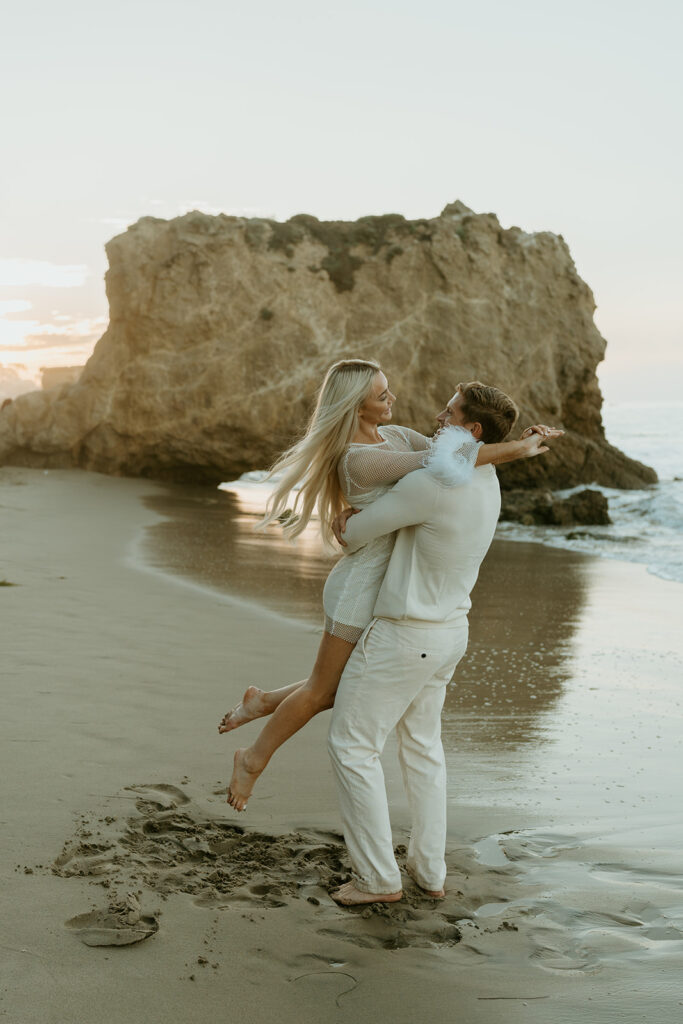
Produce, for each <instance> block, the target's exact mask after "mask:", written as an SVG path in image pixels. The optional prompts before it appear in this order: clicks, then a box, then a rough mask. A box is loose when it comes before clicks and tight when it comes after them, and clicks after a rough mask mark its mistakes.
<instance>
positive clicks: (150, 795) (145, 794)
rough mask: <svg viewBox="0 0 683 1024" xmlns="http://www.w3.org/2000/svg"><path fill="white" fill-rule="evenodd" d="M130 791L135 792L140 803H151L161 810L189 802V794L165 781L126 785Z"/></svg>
mask: <svg viewBox="0 0 683 1024" xmlns="http://www.w3.org/2000/svg"><path fill="white" fill-rule="evenodd" d="M126 789H127V790H129V791H130V792H131V793H137V794H138V796H139V797H140V801H139V802H141V803H145V804H153V805H154V806H155V807H161V808H162V809H163V810H165V811H167V810H172V809H173V808H175V807H182V805H183V804H188V803H189V802H190V798H189V796H186V795H185V793H183V791H182V789H178V787H177V786H170V785H168V784H167V783H163V782H160V783H155V784H152V785H145V784H142V785H139V786H126Z"/></svg>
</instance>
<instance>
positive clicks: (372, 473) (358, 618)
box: [323, 424, 480, 643]
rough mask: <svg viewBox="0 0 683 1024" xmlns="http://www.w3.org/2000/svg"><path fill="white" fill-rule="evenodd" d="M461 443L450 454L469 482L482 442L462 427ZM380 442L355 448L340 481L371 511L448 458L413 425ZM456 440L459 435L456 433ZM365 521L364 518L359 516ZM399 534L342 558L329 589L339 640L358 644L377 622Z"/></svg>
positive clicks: (451, 465)
mask: <svg viewBox="0 0 683 1024" xmlns="http://www.w3.org/2000/svg"><path fill="white" fill-rule="evenodd" d="M449 429H451V430H456V431H459V434H458V444H457V445H452V446H451V448H450V449H449V451H448V453H447V454H446V455H445V459H446V463H445V464H444V467H446V466H447V468H448V471H449V472H450V474H451V477H450V479H452V480H453V481H455V479H456V478H457V479H459V480H460V481H461V482H464V481H466V480H467V479H469V477H470V476H471V474H472V470H473V468H474V463H475V462H476V459H477V452H478V450H479V447H480V445H479V443H478V442H477V441H475V440H474V438H473V437H472V435H471V434H470V433H468V432H467V431H466V430H462V429H461V428H449ZM379 433H380V435H381V437H382V441H381V442H380V443H378V444H352V445H350V446H349V448H348V449H347V451H346V453H345V454H344V456H343V458H342V459H341V461H340V464H339V469H338V472H339V482H340V485H341V488H342V491H343V493H344V496H345V498H346V499H347V501H348V502H349V504H350V505H353V506H354V508H360V509H367V508H368V507H369V506H370V505H372V504H373V503H374V502H376V501H377V500H378V499H379V498H381V496H382V495H384V494H386V493H387V491H388V490H389V488H390V487H391V486H392V485H393V484H395V483H396V481H397V480H400V479H402V478H404V477H405V476H406V475H407V474H412V473H413V471H414V470H420V469H421V468H422V467H423V466H425V465H426V464H428V463H429V464H431V463H433V466H434V472H437V473H438V472H445V471H446V469H445V468H443V469H441V470H440V469H439V466H440V464H441V462H442V461H443V459H444V452H443V451H442V447H443V446H442V445H441V444H437V445H433V444H432V441H431V440H430V439H428V438H426V437H425V436H424V435H423V434H420V433H418V432H417V431H415V430H411V429H410V428H408V427H399V426H394V425H393V424H392V425H389V426H385V427H380V428H379ZM453 436H454V437H455V435H453ZM354 518H360V516H354V517H352V519H351V520H350V521H351V522H352V521H353V519H354ZM393 545H394V534H393V533H388V532H385V535H383V536H378V537H377V538H376V539H374V540H372V541H371V542H369V543H367V544H366V545H365V546H364V547H363V549H362V550H361V551H358V552H357V553H356V554H352V555H351V554H350V555H348V556H347V557H345V558H342V559H341V560H340V561H339V562H338V563H337V565H336V566H335V567H334V569H333V570H332V572H331V573H330V575H329V576H328V578H327V581H326V583H325V589H324V591H323V606H324V609H325V629H326V631H327V632H328V633H331V634H332V635H333V636H339V637H341V638H342V639H344V640H348V641H349V642H351V643H355V642H356V640H357V639H358V638H359V636H360V635H361V633H362V632H363V630H364V629H365V627H366V626H367V624H368V623H369V622H370V620H371V618H372V613H373V608H374V605H375V601H376V599H377V595H378V593H379V589H380V586H381V585H382V580H383V579H384V573H385V571H386V567H387V565H388V562H389V557H390V555H391V551H392V548H393Z"/></svg>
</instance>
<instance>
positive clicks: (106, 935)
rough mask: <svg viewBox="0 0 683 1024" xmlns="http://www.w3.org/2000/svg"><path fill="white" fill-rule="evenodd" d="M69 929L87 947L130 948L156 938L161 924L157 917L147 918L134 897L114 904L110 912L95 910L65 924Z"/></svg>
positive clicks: (128, 896)
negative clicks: (151, 937) (153, 937)
mask: <svg viewBox="0 0 683 1024" xmlns="http://www.w3.org/2000/svg"><path fill="white" fill-rule="evenodd" d="M65 927H66V928H68V929H69V930H70V931H72V932H74V934H75V935H76V936H77V937H78V938H79V939H80V940H81V942H84V943H85V945H86V946H130V945H132V944H133V943H134V942H141V941H142V940H143V939H148V938H149V936H150V935H154V934H155V932H157V931H158V930H159V922H158V920H157V919H156V917H154V916H151V915H150V916H146V917H143V915H142V912H141V910H140V902H139V900H138V898H137V896H136V895H135V894H134V893H128V894H127V895H126V896H125V897H124V899H122V900H119V901H118V902H114V903H110V904H109V907H108V908H107V909H106V910H91V911H90V913H88V914H79V915H78V916H77V917H72V918H71V919H70V920H68V921H66V922H65Z"/></svg>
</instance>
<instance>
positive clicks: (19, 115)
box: [0, 0, 683, 402]
mask: <svg viewBox="0 0 683 1024" xmlns="http://www.w3.org/2000/svg"><path fill="white" fill-rule="evenodd" d="M0 27H1V29H2V32H1V35H0V85H1V87H2V95H3V118H2V155H1V159H0V395H1V394H12V393H17V391H18V390H21V389H22V388H27V387H29V386H34V382H35V380H36V378H37V374H38V372H39V369H40V367H42V366H63V365H76V364H80V363H83V362H85V360H86V359H87V357H88V355H89V354H90V352H91V351H92V347H93V345H94V342H95V341H96V340H97V338H98V337H99V336H100V335H101V334H102V332H103V330H104V329H105V327H106V324H107V302H106V296H105V292H104V282H103V275H104V271H105V270H106V257H105V253H104V243H105V242H106V241H107V240H108V239H109V238H111V237H112V236H113V235H115V234H118V233H119V232H120V231H123V230H125V228H126V226H127V225H128V224H130V223H134V222H135V221H136V220H137V219H138V218H139V217H141V216H147V215H153V216H158V217H173V216H177V215H178V214H180V213H184V212H186V211H187V210H190V209H200V210H204V211H206V212H225V213H231V214H236V215H243V216H249V215H252V216H271V217H276V218H278V219H286V218H287V217H289V216H292V215H293V214H296V213H303V212H305V213H311V214H314V215H315V216H317V217H319V218H320V219H335V220H336V219H355V218H357V217H360V216H364V215H367V214H382V213H388V212H397V213H402V214H404V215H405V216H406V217H432V216H435V215H437V214H438V213H439V212H440V211H441V210H442V209H443V207H444V206H445V205H446V204H447V203H449V202H453V201H454V200H455V199H461V200H462V201H463V202H464V203H466V204H467V205H468V206H470V207H471V208H472V209H474V210H475V211H477V212H480V213H484V212H494V213H496V214H497V215H498V217H499V219H500V221H501V223H502V224H503V226H505V227H510V226H512V225H518V226H519V227H521V228H523V229H524V230H526V231H538V230H549V231H554V232H557V233H558V234H562V235H563V236H564V238H565V240H566V241H567V242H568V244H569V246H570V249H571V252H572V255H573V257H574V260H575V262H576V265H577V269H578V271H579V273H580V274H581V276H582V277H583V278H584V279H585V280H586V281H587V282H588V284H589V285H590V286H591V288H592V289H593V292H594V294H595V298H596V302H597V304H598V309H597V312H596V323H597V325H598V327H599V328H600V330H601V331H602V333H603V335H604V336H605V337H606V339H607V341H608V349H607V358H606V360H605V362H604V363H603V364H602V366H601V368H600V370H599V376H600V380H601V384H602V387H603V392H604V394H605V396H606V398H607V400H608V401H612V402H617V401H621V400H637V399H638V398H639V396H641V395H642V388H643V384H644V380H645V381H647V380H652V379H653V375H654V379H655V380H656V381H657V396H658V397H659V398H661V399H663V400H676V399H680V396H681V392H682V391H683V301H682V300H681V295H682V293H683V288H682V287H681V283H682V278H683V274H682V270H683V258H682V257H681V238H682V237H683V198H682V194H681V193H682V190H681V182H683V133H682V132H681V98H682V96H683V71H682V68H683V62H682V61H681V59H680V43H681V38H683V36H682V29H683V5H682V4H680V3H679V2H675V3H674V2H673V0H650V2H648V3H644V2H643V3H633V2H630V0H620V2H616V0H590V2H587V0H575V2H574V3H572V4H567V3H560V2H555V0H543V2H540V0H517V2H515V3H510V2H509V0H505V2H503V0H477V3H476V4H475V3H474V2H472V0H470V2H469V3H462V2H461V0H448V2H442V0H421V2H419V3H418V2H417V0H413V2H411V3H406V2H404V0H391V2H384V0H380V2H373V0H364V2H362V3H361V2H357V0H346V2H345V3H344V4H337V5H334V7H333V8H332V5H326V4H324V3H320V2H319V0H318V2H311V0H289V2H288V3H286V4H283V3H282V2H281V0H279V2H274V0H261V2H258V0H252V3H251V4H250V5H247V4H245V3H243V2H240V3H234V2H233V0H220V2H218V0H193V2H187V0H164V2H163V3H162V2H158V0H118V2H117V4H116V5H108V6H106V7H104V6H102V5H97V4H92V2H90V0H88V2H85V0H61V2H60V3H58V4H54V3H47V2H45V0H35V2H32V0H25V2H24V3H22V4H21V5H19V4H14V5H13V9H11V10H8V9H7V8H6V9H5V13H4V14H3V15H2V22H1V26H0Z"/></svg>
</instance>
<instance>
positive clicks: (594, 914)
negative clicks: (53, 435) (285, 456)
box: [0, 469, 683, 1024]
mask: <svg viewBox="0 0 683 1024" xmlns="http://www.w3.org/2000/svg"><path fill="white" fill-rule="evenodd" d="M257 504H258V502H257V501H255V502H254V507H251V508H250V503H249V501H245V500H244V499H243V497H240V498H239V499H238V498H237V497H236V496H234V495H232V496H231V495H224V494H221V493H219V494H218V495H216V494H215V493H213V492H207V491H188V490H186V489H178V488H171V489H169V488H162V487H159V486H156V485H153V484H149V483H145V482H142V481H131V480H116V479H111V478H106V477H101V476H98V475H96V474H85V473H78V472H67V471H64V472H50V473H49V474H44V473H42V472H41V471H29V470H18V469H3V470H0V523H1V524H2V532H1V534H0V579H1V578H3V577H5V578H6V579H7V580H8V581H10V582H14V583H16V584H18V585H17V586H15V587H2V588H0V601H2V606H1V607H0V615H1V616H2V619H1V621H2V630H3V670H4V671H3V675H2V678H3V698H4V700H3V705H4V709H5V710H4V714H3V717H2V724H1V725H0V729H1V730H2V744H1V745H0V751H1V752H0V767H1V769H2V791H3V801H2V807H3V810H2V824H3V843H2V866H1V870H2V877H3V886H2V906H1V908H0V909H1V911H2V920H3V937H2V942H1V945H2V955H3V959H4V962H5V970H4V978H5V980H4V984H3V986H2V996H1V999H0V1013H3V1014H4V1015H5V1017H6V1019H7V1020H11V1021H12V1022H15V1021H16V1022H17V1024H33V1022H34V1021H35V1022H38V1021H40V1022H41V1024H42V1022H44V1021H53V1020H54V1021H60V1022H61V1021H63V1020H69V1021H83V1022H85V1021H87V1022H89V1024H99V1022H100V1021H102V1022H105V1021H106V1022H108V1024H119V1022H121V1024H123V1022H124V1021H125V1022H129V1021H130V1020H135V1019H139V1018H143V1017H144V1019H145V1020H146V1021H149V1022H150V1024H155V1022H157V1021H159V1022H161V1021H162V1020H163V1021H178V1022H180V1021H182V1022H185V1021H193V1022H194V1021H197V1022H201V1024H203V1022H204V1021H206V1022H208V1021H210V1020H211V1021H213V1020H214V1019H215V1018H218V1019H222V1018H223V1017H224V1016H225V1015H226V1014H229V1017H230V1019H233V1018H235V1019H240V1020H246V1021H269V1020H273V1021H275V1020H283V1019H284V1020H290V1019H291V1020H297V1021H301V1022H307V1021H311V1022H312V1021H316V1022H318V1021H320V1020H326V1019H338V1020H340V1021H344V1020H347V1019H348V1020H349V1021H352V1020H353V1021H361V1022H365V1021H367V1022H370V1021H373V1022H375V1021H377V1020H380V1021H381V1020H384V1019H386V1020H389V1019H391V1020H392V1021H398V1022H403V1021H405V1022H408V1021H410V1022H411V1024H412V1021H414V1020H416V1019H422V1017H425V1018H428V1019H429V1020H432V1021H435V1022H437V1024H441V1022H444V1024H445V1022H446V1021H451V1020H453V1019H458V1020H462V1021H465V1022H468V1024H469V1022H470V1021H471V1022H489V1021H494V1020H495V1021H498V1020H500V1019H501V1017H505V1019H507V1020H511V1021H517V1020H519V1021H522V1020H524V1021H539V1022H541V1021H543V1022H545V1021H549V1020H552V1021H591V1022H595V1021H598V1022H603V1021H605V1022H607V1021H617V1020H618V1021H640V1020H648V1021H653V1020H654V1021H658V1022H659V1021H662V1022H668V1021H678V1019H680V1013H681V1005H683V983H682V982H681V980H680V977H681V973H680V968H681V965H682V961H683V868H682V867H681V864H682V859H681V846H682V845H683V828H682V827H681V824H680V806H681V797H682V796H683V793H682V792H681V790H682V789H683V784H682V782H681V772H680V767H679V766H680V763H681V738H680V736H681V717H682V710H681V709H682V698H681V689H682V685H681V679H682V677H683V673H681V665H682V661H683V659H682V653H683V650H682V649H683V644H682V643H681V641H680V640H679V631H678V629H677V627H678V624H679V623H680V617H681V616H680V612H681V610H682V603H683V598H682V595H683V590H681V588H680V586H679V585H678V584H675V583H666V582H664V581H662V580H658V579H655V578H653V577H652V576H648V574H647V572H646V571H645V569H642V568H641V567H639V566H632V565H626V564H622V563H618V562H608V561H603V560H598V559H592V558H589V557H582V556H579V555H576V554H573V553H570V552H564V551H559V550H552V549H545V548H543V547H540V546H539V545H533V544H530V545H525V544H512V543H498V544H496V545H495V546H494V549H493V550H492V552H491V554H490V556H489V560H488V561H487V563H486V564H485V567H484V571H483V572H482V576H481V579H480V582H479V584H478V585H477V589H476V591H475V595H474V608H473V612H472V615H471V625H472V632H471V645H470V651H469V652H468V655H467V658H466V661H465V662H464V663H463V664H462V665H461V667H460V669H459V672H458V677H457V679H456V682H455V683H454V684H453V685H452V687H451V689H450V690H449V694H448V699H447V706H446V711H445V716H444V740H445V747H446V750H447V758H448V764H449V778H450V812H449V822H450V827H449V847H448V861H449V880H448V897H447V900H446V901H445V902H444V903H442V904H438V905H434V904H432V902H431V901H428V900H423V899H420V898H419V895H418V894H417V892H415V891H414V889H411V888H410V887H407V890H406V897H407V898H406V900H405V901H404V903H403V904H401V905H397V906H396V907H391V908H386V909H384V910H382V911H380V912H379V913H377V912H374V911H345V910H341V909H339V908H337V907H336V906H335V905H334V904H333V903H332V901H331V900H330V899H329V896H328V895H327V886H328V885H330V884H331V883H332V881H333V880H334V879H335V878H338V877H343V875H344V872H345V870H346V868H347V862H346V860H345V852H344V849H343V846H342V844H341V841H340V838H339V835H338V818H337V814H336V807H335V796H334V790H333V786H332V778H331V773H330V770H329V767H328V765H327V759H326V753H325V746H324V737H325V731H326V726H327V716H319V720H316V721H315V722H313V723H312V724H311V725H310V726H309V727H308V728H307V729H306V730H305V731H304V732H302V733H301V734H300V735H299V737H297V739H296V740H295V741H293V742H292V743H290V744H289V745H288V746H287V747H285V748H284V749H283V750H282V751H281V752H280V753H279V754H278V756H277V760H276V761H274V762H273V765H272V766H271V770H270V772H269V773H268V774H266V775H264V777H263V779H262V780H261V782H260V784H259V788H258V789H257V790H256V792H255V795H254V797H253V798H252V800H251V801H250V805H249V811H248V813H247V815H243V816H237V815H235V814H234V813H233V812H232V811H231V809H230V808H229V807H227V806H226V805H225V803H224V800H223V795H222V788H223V787H224V786H225V783H226V782H227V779H228V778H229V763H230V760H231V752H232V750H233V749H234V746H235V739H232V738H231V737H219V736H218V734H217V732H215V724H216V721H217V719H218V718H219V717H220V715H221V714H222V713H223V712H224V711H225V710H226V709H227V707H228V706H230V705H231V704H232V703H234V701H235V699H236V698H238V697H239V695H240V694H241V692H242V690H243V689H244V686H245V685H247V684H248V683H249V682H254V681H256V682H261V683H262V682H269V681H270V680H271V679H272V677H273V673H274V672H277V678H276V679H274V680H273V682H275V683H281V682H284V681H287V680H288V679H291V678H300V677H301V676H303V675H304V674H305V671H306V668H307V666H308V665H309V664H310V662H311V659H312V656H313V654H314V652H315V649H316V647H317V640H318V623H319V594H320V589H321V586H322V579H323V577H324V574H325V572H326V571H327V568H328V567H329V564H331V563H330V558H329V556H328V555H326V553H325V552H324V551H322V550H321V548H320V546H319V545H318V544H317V542H316V541H314V539H313V538H312V537H308V538H306V540H305V542H304V544H303V545H299V546H298V547H297V548H296V549H293V548H291V547H290V546H289V545H285V544H283V543H282V542H281V541H280V540H279V539H278V538H277V535H276V534H273V535H269V536H266V537H263V536H254V535H253V533H252V531H251V525H252V523H253V521H254V514H255V513H254V508H255V506H256V505H257ZM238 587H239V590H238ZM283 614H284V615H286V616H287V618H284V617H283ZM257 727H258V726H257V725H251V726H248V727H246V728H245V729H244V730H242V734H243V736H244V737H250V736H251V735H253V733H254V731H255V729H256V728H257ZM385 764H386V772H387V784H388V787H389V791H390V795H391V798H392V806H393V809H394V822H395V837H396V842H397V844H398V846H399V849H400V845H401V844H402V843H403V842H405V838H406V826H407V808H406V806H405V803H404V801H403V798H402V794H401V791H400V781H399V776H398V770H397V766H396V764H395V759H394V757H393V750H392V749H389V750H388V751H387V755H386V757H385ZM242 829H244V830H245V831H244V832H242V831H241V830H242ZM399 856H400V854H399ZM130 891H133V892H136V893H138V894H139V899H140V905H141V911H142V914H143V915H145V919H146V920H147V921H151V920H152V919H156V922H157V923H158V925H159V930H158V932H156V933H154V928H153V927H152V926H151V925H150V931H151V932H152V934H151V937H150V938H147V939H144V940H143V941H141V942H140V943H139V944H135V945H122V946H117V947H113V948H112V947H108V946H102V947H91V946H88V945H84V944H83V941H84V940H83V937H82V936H80V937H79V933H80V932H88V931H90V933H91V936H92V932H93V928H94V926H95V925H96V924H98V922H99V923H100V924H101V922H102V921H103V920H104V919H105V918H104V917H103V914H104V912H106V910H107V906H108V903H110V902H111V903H113V904H116V903H117V900H118V904H117V906H118V912H119V917H120V907H121V905H122V898H123V897H125V894H126V893H127V892H130ZM93 912H94V915H95V916H93V917H89V918H88V919H87V920H85V919H83V918H82V917H81V915H84V914H91V913H93ZM111 917H112V915H109V918H107V920H109V919H110V918H111ZM74 918H76V919H77V921H78V922H79V926H78V928H77V927H76V926H74V925H73V923H72V925H71V926H70V927H69V928H67V927H65V924H66V922H67V921H72V922H73V919H74ZM84 920H85V924H84ZM117 920H118V918H117ZM127 927H131V928H132V927H135V925H134V924H131V925H125V923H124V925H122V926H121V928H120V929H118V931H121V932H125V928H127ZM120 937H121V939H122V940H123V939H125V938H126V936H125V935H122V936H120Z"/></svg>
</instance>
